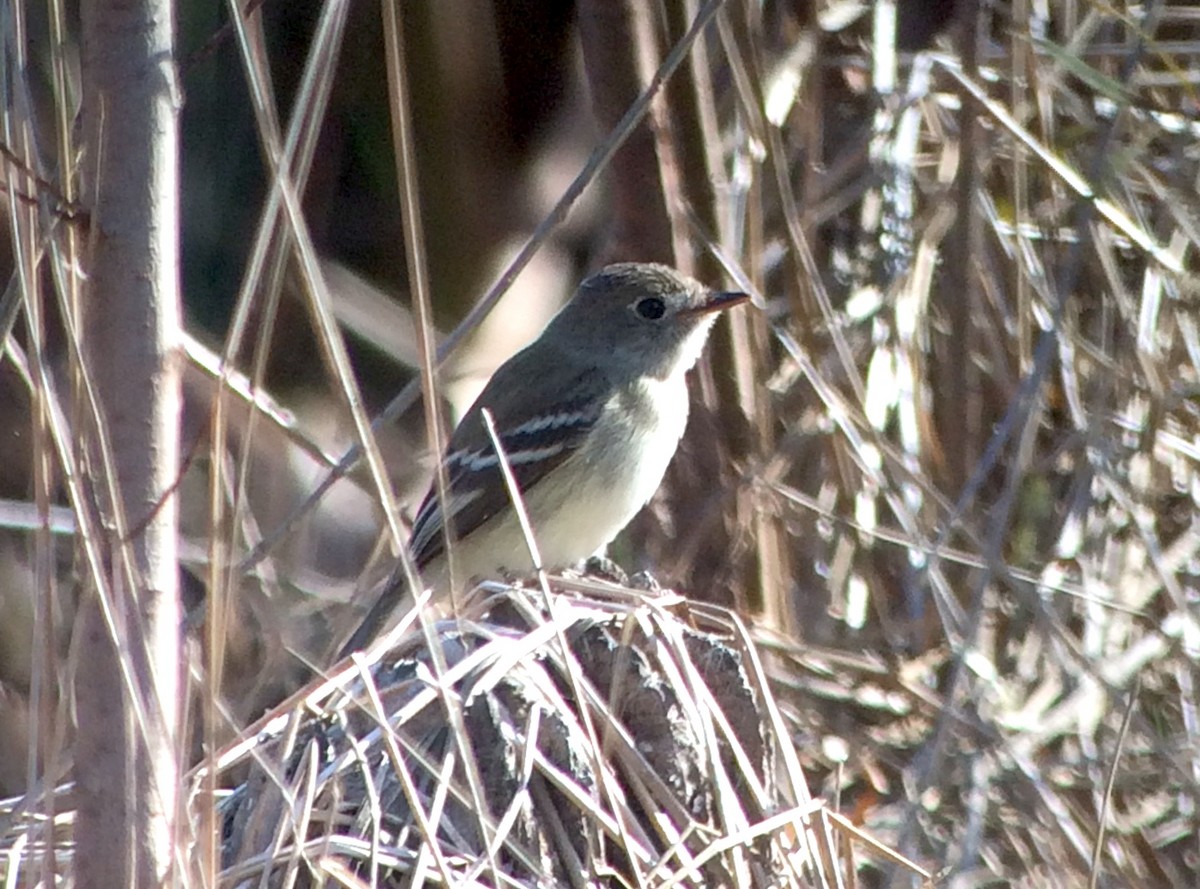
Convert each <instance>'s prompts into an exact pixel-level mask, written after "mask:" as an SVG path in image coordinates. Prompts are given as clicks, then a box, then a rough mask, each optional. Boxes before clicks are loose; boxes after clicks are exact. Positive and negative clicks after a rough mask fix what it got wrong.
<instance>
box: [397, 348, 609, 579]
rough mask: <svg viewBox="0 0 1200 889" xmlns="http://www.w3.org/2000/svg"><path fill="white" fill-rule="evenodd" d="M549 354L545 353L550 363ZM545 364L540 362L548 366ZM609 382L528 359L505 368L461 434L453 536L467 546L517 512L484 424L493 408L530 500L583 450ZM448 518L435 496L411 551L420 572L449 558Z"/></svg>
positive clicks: (449, 456)
mask: <svg viewBox="0 0 1200 889" xmlns="http://www.w3.org/2000/svg"><path fill="white" fill-rule="evenodd" d="M547 354H548V351H543V353H542V357H543V358H544V357H545V356H546V355H547ZM540 363H541V362H539V364H540ZM604 391H605V377H604V376H603V374H602V372H601V371H599V370H597V369H595V368H594V367H581V368H580V369H579V370H578V371H577V372H575V373H570V372H565V373H564V368H563V367H562V366H559V367H550V368H547V367H544V366H543V367H535V366H534V365H533V363H532V362H531V361H529V360H528V352H522V353H519V354H518V355H517V356H515V357H514V358H513V359H511V360H510V361H509V362H508V363H507V364H505V365H503V366H502V367H501V368H500V370H499V371H497V373H496V374H495V375H494V376H493V377H492V379H491V380H490V381H489V382H488V384H487V386H486V387H485V388H484V390H483V392H482V394H480V396H479V398H478V399H477V400H476V402H475V404H473V405H472V406H471V409H470V410H469V411H468V412H467V414H466V416H465V417H463V420H462V422H461V423H459V425H458V427H457V428H456V429H455V430H454V434H453V435H452V436H451V438H450V444H449V446H448V447H447V449H446V456H445V458H444V460H443V462H444V464H445V466H446V475H447V484H448V486H449V489H448V492H447V493H448V497H447V501H448V504H449V505H448V511H449V512H450V514H451V516H452V521H451V522H450V523H449V527H450V532H451V535H452V536H453V537H454V538H455V539H462V538H463V537H466V536H467V535H469V534H470V533H471V532H472V531H474V530H475V529H476V528H478V527H479V526H481V525H482V524H483V523H484V522H486V521H488V520H489V519H490V518H492V517H493V516H495V515H496V514H497V513H500V512H503V511H504V510H506V509H509V508H511V505H512V503H511V500H510V499H509V493H508V488H507V486H506V485H505V484H504V478H503V475H502V473H501V470H500V461H499V459H498V458H497V456H496V451H495V448H494V447H493V445H492V440H491V437H490V436H489V435H488V431H487V427H486V426H485V425H484V422H483V414H482V412H481V409H482V408H485V407H486V408H488V409H489V410H490V411H491V413H492V417H493V421H494V423H495V426H496V432H497V435H498V437H499V439H500V444H501V446H502V447H503V449H504V454H505V457H506V458H507V460H508V463H509V466H510V467H511V468H512V472H513V475H514V476H515V478H516V481H517V487H518V488H519V489H520V491H521V492H522V493H528V492H529V491H531V490H532V489H533V488H534V486H535V485H537V484H538V483H539V482H540V481H541V480H542V479H544V478H545V477H546V476H547V475H548V474H549V473H551V472H553V471H554V469H556V468H557V467H558V466H560V465H562V463H563V461H565V460H566V459H567V458H568V457H570V456H571V454H572V452H574V451H575V450H576V449H578V448H579V447H580V445H582V444H583V442H584V440H585V439H586V438H587V436H588V434H589V433H590V432H591V431H592V428H593V427H594V426H595V425H596V421H597V420H598V419H599V416H600V411H601V409H602V408H603V401H604V398H603V394H604ZM442 525H443V521H442V510H441V506H440V504H439V503H438V498H437V492H436V491H435V490H433V489H431V490H430V492H429V493H428V494H426V496H425V500H424V502H423V503H422V504H421V509H420V510H419V511H418V513H417V518H416V521H415V522H414V523H413V532H412V539H411V541H410V548H411V551H412V553H413V558H414V559H415V561H416V565H417V567H418V568H423V567H424V566H426V565H428V564H429V562H430V561H432V560H433V559H435V558H437V557H438V556H439V555H441V554H442V553H443V552H444V551H445V546H446V541H445V537H446V535H445V534H444V533H443V531H442Z"/></svg>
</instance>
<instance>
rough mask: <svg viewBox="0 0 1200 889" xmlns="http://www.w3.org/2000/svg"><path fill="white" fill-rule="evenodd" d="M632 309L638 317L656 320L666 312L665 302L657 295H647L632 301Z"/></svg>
mask: <svg viewBox="0 0 1200 889" xmlns="http://www.w3.org/2000/svg"><path fill="white" fill-rule="evenodd" d="M633 310H634V311H635V312H637V314H638V317H639V318H645V319H646V320H647V321H657V320H658V319H659V318H661V317H662V316H663V315H665V314H667V304H666V303H664V302H663V301H662V300H661V299H659V298H658V297H657V296H648V297H646V298H645V299H639V300H638V301H637V302H636V303H634V306H633Z"/></svg>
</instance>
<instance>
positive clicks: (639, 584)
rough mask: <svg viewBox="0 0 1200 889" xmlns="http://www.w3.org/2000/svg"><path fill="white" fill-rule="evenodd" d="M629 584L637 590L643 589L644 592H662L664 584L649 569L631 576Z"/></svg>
mask: <svg viewBox="0 0 1200 889" xmlns="http://www.w3.org/2000/svg"><path fill="white" fill-rule="evenodd" d="M629 586H631V587H633V588H634V589H635V590H641V591H642V592H643V593H661V592H662V585H661V584H660V583H659V582H658V578H656V577H655V576H654V575H653V574H651V573H650V572H649V571H639V572H638V573H637V574H635V575H633V576H632V577H631V578H629Z"/></svg>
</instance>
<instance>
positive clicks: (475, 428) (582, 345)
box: [342, 263, 749, 655]
mask: <svg viewBox="0 0 1200 889" xmlns="http://www.w3.org/2000/svg"><path fill="white" fill-rule="evenodd" d="M747 299H749V297H748V296H747V295H746V294H744V293H722V292H714V291H711V290H708V289H707V288H705V287H703V286H702V285H701V284H699V283H697V282H696V281H694V280H692V279H691V278H688V277H686V276H684V275H681V274H680V273H679V272H677V271H675V270H674V269H671V268H668V267H667V266H663V265H652V264H646V263H621V264H618V265H610V266H608V267H606V268H604V269H602V270H601V271H599V272H597V273H596V274H594V275H592V276H591V277H589V278H587V279H586V280H585V281H584V282H583V283H582V284H580V285H579V289H578V290H577V291H576V293H575V295H574V296H573V297H572V298H571V300H570V302H568V303H567V304H566V305H565V306H563V308H562V309H561V310H560V311H559V313H558V314H557V315H555V316H554V318H553V319H552V320H551V321H550V323H549V324H548V325H547V326H546V329H545V331H543V333H542V335H541V336H540V337H539V338H538V339H537V340H536V341H534V342H533V343H531V344H530V345H529V346H527V347H525V348H524V349H522V350H521V351H520V352H518V353H517V354H516V355H514V356H513V357H512V358H510V359H509V360H508V361H506V362H505V363H504V364H502V365H501V366H500V368H499V369H498V370H497V371H496V373H495V374H494V375H493V376H492V378H491V380H490V381H489V382H488V384H487V386H486V387H485V388H484V390H483V392H482V393H481V394H480V396H479V398H478V399H476V401H475V403H474V404H473V405H472V406H471V409H470V410H469V411H467V413H466V415H465V416H464V417H463V419H462V422H461V423H459V425H458V428H456V429H455V430H454V434H453V435H452V436H451V438H450V444H449V446H448V447H447V449H446V454H445V457H444V458H443V461H444V464H445V470H446V478H447V481H448V491H447V494H448V496H447V502H446V504H445V511H446V512H447V513H448V514H449V516H450V518H449V521H447V520H446V519H445V517H444V514H443V510H442V504H440V503H439V502H438V497H437V493H436V491H435V490H432V489H431V490H430V491H429V493H428V494H426V495H425V500H424V502H423V503H422V505H421V509H420V510H419V511H418V513H417V518H416V521H415V522H414V524H413V530H412V537H411V539H410V541H409V548H410V551H411V553H412V557H413V563H414V564H415V565H416V567H417V570H418V572H419V573H420V576H421V581H422V582H423V583H424V584H425V585H426V586H428V587H431V588H432V589H433V591H434V596H435V598H437V597H439V596H444V595H445V594H446V592H447V591H448V589H449V586H450V583H451V579H450V578H449V577H447V576H446V575H447V560H446V558H445V547H446V537H447V533H446V530H447V528H448V530H449V536H450V538H451V539H452V541H453V543H452V546H453V547H454V560H453V562H454V572H455V580H456V581H458V582H464V581H467V580H468V579H470V578H473V577H486V576H495V575H497V574H499V573H501V572H503V571H512V572H517V573H520V572H523V571H530V570H532V568H533V565H532V561H531V559H530V556H529V547H528V545H527V544H526V542H525V538H524V535H523V534H522V532H521V528H520V525H519V522H518V520H517V515H516V512H515V511H514V510H513V508H512V503H511V500H510V498H509V492H508V488H507V487H506V486H505V483H504V478H503V475H502V473H501V469H500V460H499V457H498V456H497V455H496V451H495V448H494V447H493V446H492V441H491V438H490V437H489V435H488V432H487V429H486V427H485V425H484V421H483V415H482V413H481V411H482V409H483V408H487V409H488V410H489V411H490V412H491V414H492V417H493V420H494V423H495V426H496V431H497V434H498V437H499V439H500V443H501V446H502V447H503V449H504V454H505V457H506V458H507V460H508V463H509V466H510V467H511V468H512V472H513V475H514V476H515V477H516V481H517V486H518V488H519V489H520V491H521V497H522V499H523V501H524V506H525V510H526V513H527V514H528V516H529V519H530V524H531V525H532V526H533V534H534V539H535V541H536V542H537V546H538V550H539V552H540V554H541V557H542V562H543V564H544V565H545V566H546V567H551V568H557V567H564V566H568V565H572V564H575V563H577V562H580V561H582V560H583V559H586V558H588V557H589V556H591V555H592V554H594V553H596V552H597V551H599V550H601V549H602V548H603V547H604V546H606V545H607V544H608V543H609V542H610V541H611V540H612V539H613V538H614V537H616V535H617V534H618V533H619V532H620V531H621V529H622V528H624V527H625V526H626V525H627V524H628V523H629V521H630V520H631V519H632V518H633V517H634V515H636V514H637V512H638V511H639V510H640V509H641V508H642V507H643V506H645V504H646V502H647V501H648V500H649V499H650V498H651V496H653V494H654V492H655V491H656V490H657V489H658V486H659V484H660V483H661V482H662V477H663V473H664V472H666V469H667V464H668V463H670V462H671V458H672V457H673V456H674V454H675V449H676V448H677V446H678V445H679V439H680V437H681V436H682V435H683V430H684V427H685V426H686V424H687V416H688V394H687V383H686V379H685V377H686V374H687V372H688V370H689V369H690V368H691V367H692V365H694V364H695V363H696V359H697V358H699V357H700V352H701V350H702V349H703V348H704V342H705V340H706V339H707V338H708V332H709V330H710V329H711V327H712V325H713V321H714V320H715V319H716V313H717V312H719V311H720V310H722V309H726V308H729V307H732V306H736V305H739V304H740V303H743V302H745V301H746V300H747ZM410 603H411V598H410V597H409V596H408V595H407V590H406V585H405V583H404V580H403V576H402V572H400V571H396V572H394V573H393V575H392V577H391V578H390V579H389V580H388V582H387V583H386V584H385V585H384V589H383V592H382V594H381V595H380V597H379V599H378V601H377V602H376V603H375V605H374V606H373V607H372V609H371V611H370V613H369V614H368V615H367V617H366V619H365V620H363V622H362V623H361V624H360V625H359V626H358V628H357V629H356V630H355V632H354V634H353V635H352V636H351V638H350V640H349V641H348V642H347V643H346V645H345V646H344V647H343V649H342V654H343V655H346V654H348V653H349V652H351V651H354V650H356V649H359V648H362V647H363V646H365V645H366V644H368V643H369V642H370V641H371V640H372V639H374V638H375V636H376V635H378V633H379V632H380V631H381V630H383V629H384V628H385V627H386V626H387V625H388V624H389V623H390V622H391V620H392V617H393V615H395V614H397V612H398V611H399V609H400V608H401V606H407V605H408V604H410Z"/></svg>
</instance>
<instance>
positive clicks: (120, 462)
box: [75, 0, 181, 889]
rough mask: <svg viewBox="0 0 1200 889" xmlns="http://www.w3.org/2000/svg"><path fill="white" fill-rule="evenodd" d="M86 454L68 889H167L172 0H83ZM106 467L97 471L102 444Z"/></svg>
mask: <svg viewBox="0 0 1200 889" xmlns="http://www.w3.org/2000/svg"><path fill="white" fill-rule="evenodd" d="M81 11H82V20H83V58H82V62H83V66H82V83H83V138H84V152H83V155H84V167H83V176H82V189H81V195H82V200H83V202H84V203H85V205H86V206H87V207H88V210H89V214H90V222H91V228H90V232H89V246H88V249H87V251H86V252H85V263H86V271H87V275H88V292H87V294H86V297H85V304H84V313H83V322H84V323H83V328H82V339H83V356H84V373H85V375H86V378H87V380H88V382H89V384H90V385H91V387H92V390H93V392H94V393H95V396H96V399H97V402H98V405H99V413H100V420H101V422H100V424H99V426H98V428H93V429H91V430H88V431H86V432H85V436H86V439H87V445H86V448H87V450H86V453H87V458H86V459H87V461H88V466H89V474H90V476H91V483H92V484H91V487H92V490H93V491H94V492H95V495H96V501H97V504H96V505H97V506H98V508H99V509H100V511H101V514H102V516H103V517H104V524H105V528H106V533H107V535H108V536H107V539H105V540H104V541H102V542H101V546H102V548H103V551H104V553H105V556H106V558H105V564H106V571H107V576H106V577H105V578H104V581H105V583H103V584H100V586H101V588H102V589H105V590H106V593H105V595H95V594H92V595H90V596H86V597H85V601H84V604H83V605H82V608H81V612H80V618H79V619H80V620H81V621H82V622H83V623H82V626H81V628H80V631H79V632H78V633H77V639H78V641H79V649H78V652H77V654H78V656H77V658H76V663H78V665H79V668H78V670H77V676H76V683H75V693H76V699H77V703H78V706H77V713H78V719H79V734H78V744H77V748H76V778H77V781H78V788H79V818H78V822H77V827H76V842H77V854H76V861H78V862H81V863H85V862H86V866H81V867H80V868H79V869H78V872H77V874H76V884H77V885H79V886H81V887H93V886H94V887H106V889H107V887H112V886H159V885H163V884H164V883H166V882H172V880H171V878H170V872H171V868H172V861H173V859H174V848H175V845H174V839H175V837H174V832H175V815H176V805H177V791H178V786H179V761H178V751H177V737H176V735H177V726H178V723H179V711H180V702H179V687H180V674H181V670H180V605H179V591H178V580H177V558H176V517H177V508H176V501H175V497H174V495H173V493H172V491H171V486H172V484H173V482H174V479H175V475H176V472H177V471H178V462H179V445H178V438H179V432H178V430H179V412H180V388H179V354H178V344H179V323H180V319H179V316H180V309H179V287H178V200H177V194H178V166H179V164H178V111H179V109H178V100H177V93H176V84H175V69H174V45H173V21H174V19H173V9H172V4H171V3H170V0H134V2H129V0H125V2H119V0H85V2H84V3H83V4H82V10H81ZM102 441H103V442H105V443H106V445H107V449H108V453H109V454H110V455H111V461H109V460H107V459H102V457H101V442H102Z"/></svg>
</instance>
